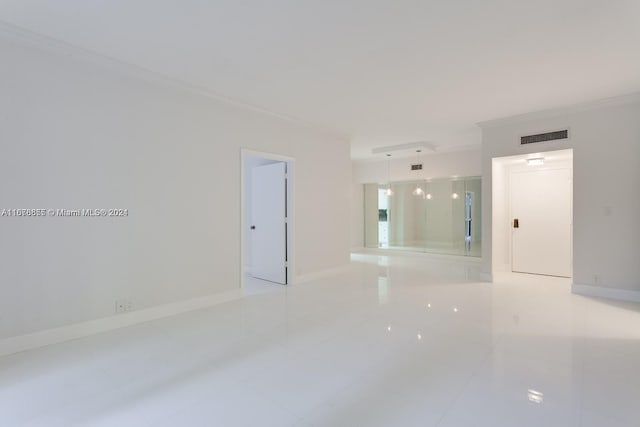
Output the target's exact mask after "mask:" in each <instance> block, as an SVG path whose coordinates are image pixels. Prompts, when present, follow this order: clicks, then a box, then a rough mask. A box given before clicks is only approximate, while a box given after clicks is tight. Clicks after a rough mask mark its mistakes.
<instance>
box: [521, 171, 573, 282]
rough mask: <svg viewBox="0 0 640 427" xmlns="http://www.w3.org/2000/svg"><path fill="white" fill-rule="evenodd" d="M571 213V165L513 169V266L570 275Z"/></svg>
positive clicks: (524, 271)
mask: <svg viewBox="0 0 640 427" xmlns="http://www.w3.org/2000/svg"><path fill="white" fill-rule="evenodd" d="M571 217H572V214H571V170H570V169H549V170H544V169H541V170H537V171H527V172H513V173H512V174H511V232H512V247H511V250H512V258H511V267H512V270H513V271H515V272H521V273H534V274H545V275H550V276H562V277H571ZM516 219H517V222H518V224H517V226H516V224H514V222H515V221H516Z"/></svg>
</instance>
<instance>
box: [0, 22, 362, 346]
mask: <svg viewBox="0 0 640 427" xmlns="http://www.w3.org/2000/svg"><path fill="white" fill-rule="evenodd" d="M0 51H1V52H2V67H0V93H2V96H1V97H0V143H1V144H2V155H1V156H0V182H1V184H0V200H1V201H2V207H1V208H68V209H76V208H87V207H89V208H127V209H128V210H129V216H128V217H126V218H51V217H47V218H6V217H2V218H0V236H2V238H1V239H0V260H1V261H0V263H1V264H0V266H1V268H0V283H1V284H2V285H1V286H0V338H4V337H10V336H16V335H20V334H25V333H29V332H33V331H39V330H42V329H46V328H53V327H58V326H63V325H69V324H73V323H76V322H82V321H87V320H90V319H96V318H101V317H105V316H110V315H113V314H114V304H115V300H117V299H125V298H126V299H131V300H133V302H134V306H135V308H136V309H141V308H146V307H153V306H158V305H161V304H165V303H171V302H174V301H181V300H186V299H189V298H194V297H199V296H205V295H209V294H214V293H218V292H222V291H226V290H230V289H235V288H237V287H239V284H240V271H241V266H240V258H241V257H240V251H241V249H240V246H241V245H240V226H241V222H242V219H241V217H240V206H241V203H240V190H241V189H240V182H241V179H240V178H241V172H240V171H241V167H240V165H241V163H240V162H241V155H240V151H241V148H248V149H252V150H256V151H263V152H270V153H276V154H281V155H285V156H290V157H293V158H295V159H296V166H297V168H296V187H295V191H296V193H295V201H296V205H295V217H296V239H295V242H294V243H295V245H294V246H295V251H296V254H295V255H296V271H295V274H296V276H302V275H307V274H310V273H314V272H319V271H322V270H325V269H331V268H336V267H340V266H344V265H346V264H347V263H348V262H349V222H348V219H347V218H349V201H350V197H351V194H350V182H351V162H350V159H349V145H348V142H347V141H344V140H341V139H339V138H337V137H333V136H329V135H327V134H324V133H320V132H316V131H314V130H311V129H310V128H308V127H306V126H303V125H299V124H296V123H294V122H292V121H287V120H284V119H280V118H276V117H275V116H270V115H267V114H263V113H259V112H256V111H252V110H249V109H244V108H240V107H236V106H234V105H232V104H229V103H225V102H222V101H218V100H215V99H213V98H211V97H206V96H204V95H202V94H200V93H196V92H195V91H188V90H186V89H185V88H184V87H182V86H180V85H178V84H175V85H172V84H170V83H169V82H167V81H164V80H162V79H160V78H156V77H153V76H151V75H147V74H146V73H144V72H142V71H140V70H135V69H129V68H128V67H126V66H123V65H119V64H117V63H111V62H109V61H107V60H104V59H100V58H97V57H93V56H91V55H89V54H83V53H79V52H76V51H74V50H73V49H62V48H58V47H56V46H55V45H50V46H49V45H45V44H43V42H40V41H28V40H23V39H18V38H12V37H11V36H8V35H6V36H5V35H2V36H0ZM328 170H330V171H331V173H327V171H328Z"/></svg>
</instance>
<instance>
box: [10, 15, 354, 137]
mask: <svg viewBox="0 0 640 427" xmlns="http://www.w3.org/2000/svg"><path fill="white" fill-rule="evenodd" d="M0 36H3V37H5V38H9V39H11V40H13V41H15V42H17V43H20V44H22V45H28V46H30V47H35V48H38V49H42V50H44V51H47V52H53V53H56V54H59V55H62V56H68V57H71V58H73V59H77V60H80V61H83V62H86V63H87V62H88V63H91V64H94V65H97V66H101V67H103V68H108V69H111V70H113V71H115V72H119V73H122V74H125V75H127V76H130V77H134V78H138V79H141V80H144V81H147V82H151V83H154V84H157V85H159V86H164V87H169V88H172V89H177V90H180V91H182V92H187V93H189V94H192V95H197V96H200V97H203V98H207V99H209V100H213V101H216V102H218V103H223V104H227V105H231V106H233V107H235V108H238V109H242V110H249V111H252V112H254V113H258V114H261V115H266V116H269V117H273V118H276V119H279V120H282V121H287V122H291V123H295V124H297V125H299V126H302V127H304V128H306V129H309V130H311V131H314V132H317V133H320V134H323V135H326V136H330V137H332V138H337V139H341V140H344V141H347V142H348V141H349V139H350V137H349V136H348V135H347V134H345V133H343V132H340V131H336V130H334V129H330V128H326V127H324V126H321V125H318V124H315V123H312V122H308V121H306V120H303V119H300V118H297V117H293V116H289V115H286V114H281V113H278V112H275V111H272V110H269V109H267V108H263V107H260V106H258V105H254V104H251V103H249V102H244V101H242V100H238V99H235V98H232V97H229V96H226V95H223V94H221V93H218V92H216V91H215V90H212V89H210V88H207V87H205V86H203V85H200V84H194V83H190V82H187V81H184V80H181V79H178V78H175V77H172V76H169V75H165V74H162V73H158V72H156V71H153V70H151V69H148V68H145V67H142V66H139V65H136V64H133V63H129V62H126V61H122V60H120V59H117V58H114V57H111V56H108V55H103V54H101V53H98V52H96V51H93V50H90V49H86V48H83V47H81V46H78V45H75V44H71V43H68V42H65V41H62V40H60V39H56V38H53V37H49V36H46V35H44V34H40V33H37V32H34V31H31V30H27V29H25V28H22V27H19V26H16V25H13V24H10V23H8V22H6V21H2V20H0Z"/></svg>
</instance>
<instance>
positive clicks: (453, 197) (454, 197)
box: [451, 193, 460, 199]
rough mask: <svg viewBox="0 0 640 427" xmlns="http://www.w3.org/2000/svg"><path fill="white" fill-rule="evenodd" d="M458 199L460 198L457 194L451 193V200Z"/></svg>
mask: <svg viewBox="0 0 640 427" xmlns="http://www.w3.org/2000/svg"><path fill="white" fill-rule="evenodd" d="M458 197H460V196H458V193H453V194H452V195H451V198H452V199H457V198H458Z"/></svg>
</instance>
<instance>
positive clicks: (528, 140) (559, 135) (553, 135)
mask: <svg viewBox="0 0 640 427" xmlns="http://www.w3.org/2000/svg"><path fill="white" fill-rule="evenodd" d="M567 138H569V131H568V130H567V129H565V130H558V131H555V132H547V133H539V134H537V135H527V136H521V137H520V145H525V144H535V143H536V142H547V141H555V140H557V139H567Z"/></svg>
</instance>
